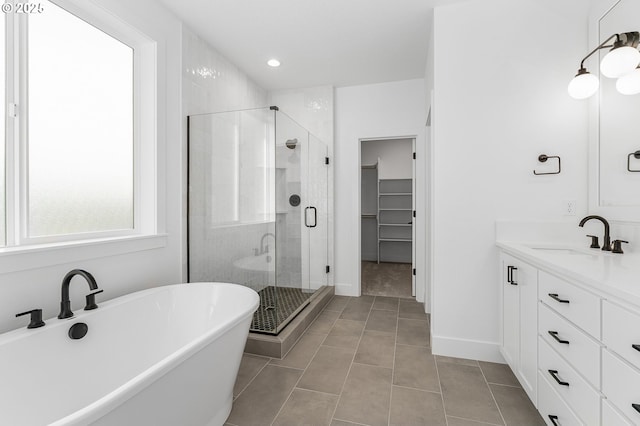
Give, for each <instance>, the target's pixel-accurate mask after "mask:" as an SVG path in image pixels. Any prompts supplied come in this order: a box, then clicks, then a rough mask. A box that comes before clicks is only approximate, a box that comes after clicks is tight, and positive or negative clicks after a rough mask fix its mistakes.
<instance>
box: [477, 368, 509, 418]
mask: <svg viewBox="0 0 640 426" xmlns="http://www.w3.org/2000/svg"><path fill="white" fill-rule="evenodd" d="M478 368H479V369H480V374H482V378H483V379H484V383H485V384H486V385H487V388H489V393H490V394H491V399H493V403H494V404H496V408H497V409H498V414H500V418H501V419H502V423H504V424H505V426H508V425H507V421H506V420H505V419H504V416H503V415H502V410H501V409H500V406H499V405H498V401H497V400H496V397H495V395H494V394H493V391H492V390H491V386H489V382H488V381H487V376H485V375H484V371H482V367H480V363H478Z"/></svg>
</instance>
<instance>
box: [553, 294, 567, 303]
mask: <svg viewBox="0 0 640 426" xmlns="http://www.w3.org/2000/svg"><path fill="white" fill-rule="evenodd" d="M549 297H550V298H552V299H553V300H555V301H556V302H560V303H569V301H568V300H564V299H560V298H559V297H558V293H549Z"/></svg>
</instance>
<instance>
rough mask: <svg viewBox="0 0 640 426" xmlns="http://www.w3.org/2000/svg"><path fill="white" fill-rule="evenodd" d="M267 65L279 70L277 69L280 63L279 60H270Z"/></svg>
mask: <svg viewBox="0 0 640 426" xmlns="http://www.w3.org/2000/svg"><path fill="white" fill-rule="evenodd" d="M267 65H269V66H270V67H273V68H277V67H279V66H280V61H279V60H277V59H269V60H268V61H267Z"/></svg>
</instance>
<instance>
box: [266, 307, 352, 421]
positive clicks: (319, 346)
mask: <svg viewBox="0 0 640 426" xmlns="http://www.w3.org/2000/svg"><path fill="white" fill-rule="evenodd" d="M334 297H335V295H334ZM331 300H333V297H332V298H331ZM331 300H329V302H328V303H327V304H329V303H331ZM343 310H344V308H343ZM322 312H324V309H322V311H321V312H320V313H322ZM318 315H320V314H318ZM338 318H339V317H338ZM316 319H317V317H316ZM336 321H337V319H336ZM336 321H334V322H333V325H332V326H331V329H333V327H334V326H335V323H336ZM314 322H315V320H314ZM309 327H311V324H309ZM305 331H306V330H305ZM329 333H331V330H329ZM329 333H327V336H326V337H325V338H324V339H323V340H322V342H324V341H325V340H326V339H327V337H329ZM302 334H304V332H303V333H302ZM300 337H301V338H302V336H300ZM296 343H298V342H296ZM294 346H295V345H294ZM321 347H322V343H320V344H319V345H318V347H317V348H316V351H315V352H314V353H313V356H312V357H311V358H310V359H309V362H308V363H307V366H306V367H305V368H304V370H302V374H301V375H300V377H298V380H296V384H295V385H293V388H291V392H289V395H287V398H286V399H285V400H284V402H283V403H282V405H281V406H280V409H279V410H278V412H277V413H276V415H275V417H274V418H273V420H272V421H271V423H270V425H273V424H274V423H275V421H276V420H277V419H278V416H279V415H280V413H281V412H282V409H283V408H284V406H285V405H287V402H289V399H290V398H291V395H293V392H294V391H295V390H296V389H303V388H298V384H299V383H300V380H302V376H304V373H306V372H307V368H309V365H311V361H313V359H314V358H315V357H316V355H317V354H318V351H319V350H320V348H321ZM291 350H293V346H292V347H291V349H290V350H289V352H291ZM303 390H310V389H303ZM338 399H340V396H338ZM337 405H338V403H337V402H336V406H337Z"/></svg>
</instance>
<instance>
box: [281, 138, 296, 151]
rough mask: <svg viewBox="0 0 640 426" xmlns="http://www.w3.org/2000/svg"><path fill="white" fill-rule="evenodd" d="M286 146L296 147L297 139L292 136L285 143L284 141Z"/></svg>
mask: <svg viewBox="0 0 640 426" xmlns="http://www.w3.org/2000/svg"><path fill="white" fill-rule="evenodd" d="M284 144H285V145H286V146H287V148H289V149H296V145H298V139H297V138H294V139H288V140H287V141H286V142H285V143H284Z"/></svg>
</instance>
